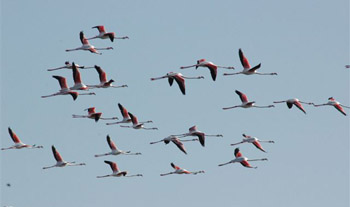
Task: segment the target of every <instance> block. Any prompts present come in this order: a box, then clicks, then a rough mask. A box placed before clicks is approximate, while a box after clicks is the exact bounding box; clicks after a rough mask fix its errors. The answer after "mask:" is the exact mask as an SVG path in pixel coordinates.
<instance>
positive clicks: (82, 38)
mask: <svg viewBox="0 0 350 207" xmlns="http://www.w3.org/2000/svg"><path fill="white" fill-rule="evenodd" d="M79 36H80V41H81V43H82V44H83V45H82V46H80V47H77V48H74V49H67V50H66V52H71V51H75V50H88V51H90V52H91V53H95V54H99V55H102V53H100V52H98V50H113V47H105V48H95V47H94V46H93V45H90V43H89V41H88V40H87V39H86V38H85V36H84V33H83V31H81V32H80V33H79Z"/></svg>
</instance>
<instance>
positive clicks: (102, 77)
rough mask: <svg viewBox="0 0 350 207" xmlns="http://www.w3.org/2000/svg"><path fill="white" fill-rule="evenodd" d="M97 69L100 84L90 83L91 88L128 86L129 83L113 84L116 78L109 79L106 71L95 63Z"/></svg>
mask: <svg viewBox="0 0 350 207" xmlns="http://www.w3.org/2000/svg"><path fill="white" fill-rule="evenodd" d="M95 69H96V71H97V72H98V75H99V78H100V84H99V85H88V87H89V88H123V87H128V85H121V86H113V85H112V83H113V82H114V80H113V79H111V80H109V81H107V75H106V72H105V71H103V70H102V68H101V67H100V66H97V65H95Z"/></svg>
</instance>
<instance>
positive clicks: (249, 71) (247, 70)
mask: <svg viewBox="0 0 350 207" xmlns="http://www.w3.org/2000/svg"><path fill="white" fill-rule="evenodd" d="M92 28H96V29H98V31H99V34H98V35H96V36H94V37H92V38H86V37H85V35H84V33H83V32H82V31H81V32H80V34H79V35H80V41H81V43H82V46H80V47H77V48H73V49H67V50H66V52H70V51H76V50H86V51H90V52H91V53H95V54H99V55H101V54H102V53H100V52H99V50H112V49H113V48H112V47H106V48H95V47H94V46H93V45H91V44H90V43H89V41H88V40H91V39H96V38H100V39H109V40H110V41H112V42H113V41H114V39H129V38H128V37H127V36H125V37H117V36H116V35H115V33H114V32H106V30H105V28H104V26H102V25H100V26H95V27H92ZM239 58H240V60H241V63H242V66H243V70H242V71H240V72H236V73H224V74H223V75H224V76H230V75H239V74H244V75H277V73H275V72H272V73H260V72H258V71H259V70H258V69H260V67H261V64H258V65H256V66H254V67H252V66H251V65H250V64H249V62H248V59H247V58H246V57H245V55H244V54H243V51H242V50H241V49H239ZM191 67H194V68H196V69H197V68H198V67H204V68H208V69H209V71H210V74H211V77H212V80H213V81H215V80H216V77H217V70H218V68H223V69H228V70H233V69H234V67H227V66H218V65H216V64H214V63H212V62H209V61H207V60H205V59H200V60H198V61H197V64H194V65H190V66H183V67H181V68H180V69H187V68H191ZM345 67H346V68H350V65H346V66H345ZM92 68H95V69H96V71H97V73H98V75H99V80H100V83H99V84H96V85H85V84H84V83H83V82H82V79H81V76H80V71H79V69H92ZM60 69H70V70H72V72H73V80H74V86H72V87H68V84H67V81H66V78H65V77H62V76H57V75H54V76H52V77H53V78H55V79H56V80H58V83H59V85H60V90H59V91H58V92H56V93H53V94H50V95H45V96H42V98H48V97H53V96H58V95H71V96H72V98H73V100H76V99H77V98H78V96H79V95H96V94H95V93H94V92H89V93H81V92H80V91H86V90H88V89H94V88H123V87H127V85H120V86H114V85H112V83H113V82H114V80H113V79H110V80H108V79H107V75H106V73H105V71H104V70H103V69H102V68H101V67H100V66H97V65H95V66H94V67H85V66H79V65H77V64H75V63H74V62H72V63H70V62H68V61H66V62H65V66H62V67H58V68H52V69H48V71H55V70H60ZM203 78H204V77H203V76H198V77H186V76H184V75H182V74H181V73H175V72H169V73H167V74H166V75H164V76H161V77H156V78H151V81H155V80H160V79H168V82H169V85H170V86H172V85H173V83H174V80H175V81H176V83H177V84H178V86H179V88H180V91H181V93H182V94H183V95H185V94H186V87H185V79H203ZM235 92H236V94H237V95H238V96H239V98H240V100H241V104H239V105H235V106H230V107H225V108H223V110H228V109H233V108H237V107H241V108H252V107H255V108H271V107H274V105H267V106H259V105H255V101H249V100H248V97H247V95H246V94H244V93H242V92H241V91H238V90H236V91H235ZM273 103H275V104H277V103H286V104H287V107H288V108H289V109H291V108H292V107H293V106H295V107H297V108H298V109H300V110H301V111H302V112H303V113H304V114H306V111H305V109H304V107H303V105H302V104H307V105H313V106H315V107H320V106H333V107H334V108H335V109H337V110H338V111H339V112H340V113H342V114H343V115H345V116H346V113H345V110H344V108H350V107H348V106H344V105H342V104H341V103H339V102H338V101H336V100H335V99H334V98H333V97H330V98H328V102H326V103H324V104H314V103H311V102H303V101H300V100H299V99H297V98H291V99H288V100H283V101H274V102H273ZM118 107H119V109H120V112H121V115H122V117H123V119H122V120H120V121H116V122H109V123H106V124H107V125H115V124H129V123H131V124H132V125H120V127H125V128H133V129H145V130H157V128H156V127H150V128H147V127H145V126H144V125H145V124H146V123H152V121H138V119H137V117H136V116H135V115H134V114H132V113H130V112H128V111H127V109H126V108H125V107H124V106H123V105H121V104H120V103H118ZM86 110H87V115H75V114H74V115H73V118H89V119H93V120H95V121H96V122H97V121H99V120H100V119H101V120H117V119H118V118H117V117H109V118H106V117H102V113H100V112H96V111H95V107H91V108H88V109H86ZM8 132H9V134H10V137H11V138H12V140H13V142H14V143H15V144H14V145H13V146H11V147H8V148H2V149H1V150H7V149H22V148H42V146H36V145H28V144H24V143H23V142H22V141H21V140H20V139H19V137H18V136H17V135H16V134H15V133H14V132H13V131H12V129H11V128H10V127H9V128H8ZM191 136H192V137H195V138H193V139H180V138H183V137H191ZM210 136H213V137H222V135H220V134H218V135H208V134H205V133H203V132H201V131H199V130H198V129H197V127H196V126H192V127H191V128H189V131H188V132H187V133H183V134H178V135H170V136H168V137H166V138H164V139H162V140H159V141H155V142H151V143H150V144H156V143H160V142H164V143H165V144H169V143H170V142H172V143H173V144H175V145H176V146H177V147H178V148H179V150H181V151H182V152H183V153H185V154H187V152H186V148H185V146H184V144H183V142H188V141H199V143H200V144H201V145H202V146H203V147H204V146H205V138H206V137H210ZM263 142H266V143H274V141H264V140H259V139H258V138H256V137H253V136H249V135H246V134H243V139H242V141H241V142H238V143H235V144H231V146H235V145H238V144H243V143H251V144H253V145H254V146H255V147H256V148H257V149H259V150H261V151H263V152H266V151H265V150H264V148H263V147H262V145H261V143H263ZM107 143H108V146H109V148H110V151H109V152H107V153H103V154H97V155H95V157H101V156H108V155H141V153H140V152H136V153H135V152H131V151H122V150H120V149H118V147H117V146H116V144H115V143H114V142H113V140H112V139H111V138H110V136H109V135H107ZM52 152H53V156H54V158H55V160H56V164H54V165H52V166H48V167H43V169H48V168H53V167H65V166H82V165H85V163H76V162H68V161H65V160H64V159H63V158H62V156H61V155H60V153H59V152H58V151H57V149H56V148H55V146H53V145H52ZM234 155H235V158H234V159H232V160H230V161H228V162H226V163H223V164H219V166H223V165H227V164H231V163H240V164H242V165H243V166H244V167H247V168H257V167H255V166H251V165H250V163H249V162H251V161H265V160H267V159H266V158H262V159H248V158H247V157H245V156H243V155H242V153H241V152H240V150H239V148H236V149H235V150H234ZM104 162H105V163H106V164H108V165H109V166H110V167H111V169H112V174H108V175H104V176H97V178H104V177H110V176H114V177H134V176H142V174H134V175H128V172H127V171H121V170H120V169H119V168H118V166H117V164H116V163H115V162H112V161H108V160H105V161H104ZM171 167H172V168H173V169H174V171H172V172H169V173H165V174H160V175H161V176H165V175H170V174H193V175H196V174H198V173H204V171H202V170H201V171H188V170H186V169H183V168H180V167H179V166H177V165H175V164H174V163H171Z"/></svg>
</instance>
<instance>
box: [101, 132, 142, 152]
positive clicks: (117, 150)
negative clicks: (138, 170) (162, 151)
mask: <svg viewBox="0 0 350 207" xmlns="http://www.w3.org/2000/svg"><path fill="white" fill-rule="evenodd" d="M107 143H108V145H109V148H110V149H111V150H112V151H111V152H108V153H104V154H98V155H95V157H101V156H107V155H141V153H140V152H136V153H131V151H122V150H120V149H118V147H117V145H115V143H114V142H113V141H112V140H111V138H110V137H109V135H107Z"/></svg>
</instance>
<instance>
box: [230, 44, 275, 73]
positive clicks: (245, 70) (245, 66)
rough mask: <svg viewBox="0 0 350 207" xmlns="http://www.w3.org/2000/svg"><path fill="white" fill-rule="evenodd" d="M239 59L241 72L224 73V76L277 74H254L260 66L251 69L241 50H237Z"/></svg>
mask: <svg viewBox="0 0 350 207" xmlns="http://www.w3.org/2000/svg"><path fill="white" fill-rule="evenodd" d="M239 59H240V60H241V63H242V65H243V71H241V72H238V73H224V75H237V74H244V75H253V74H257V75H277V73H258V72H256V71H257V70H258V69H259V68H260V66H261V63H260V64H259V65H256V66H254V67H253V68H252V67H251V66H250V64H249V62H248V59H247V58H246V57H245V56H244V54H243V52H242V50H241V49H239Z"/></svg>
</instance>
